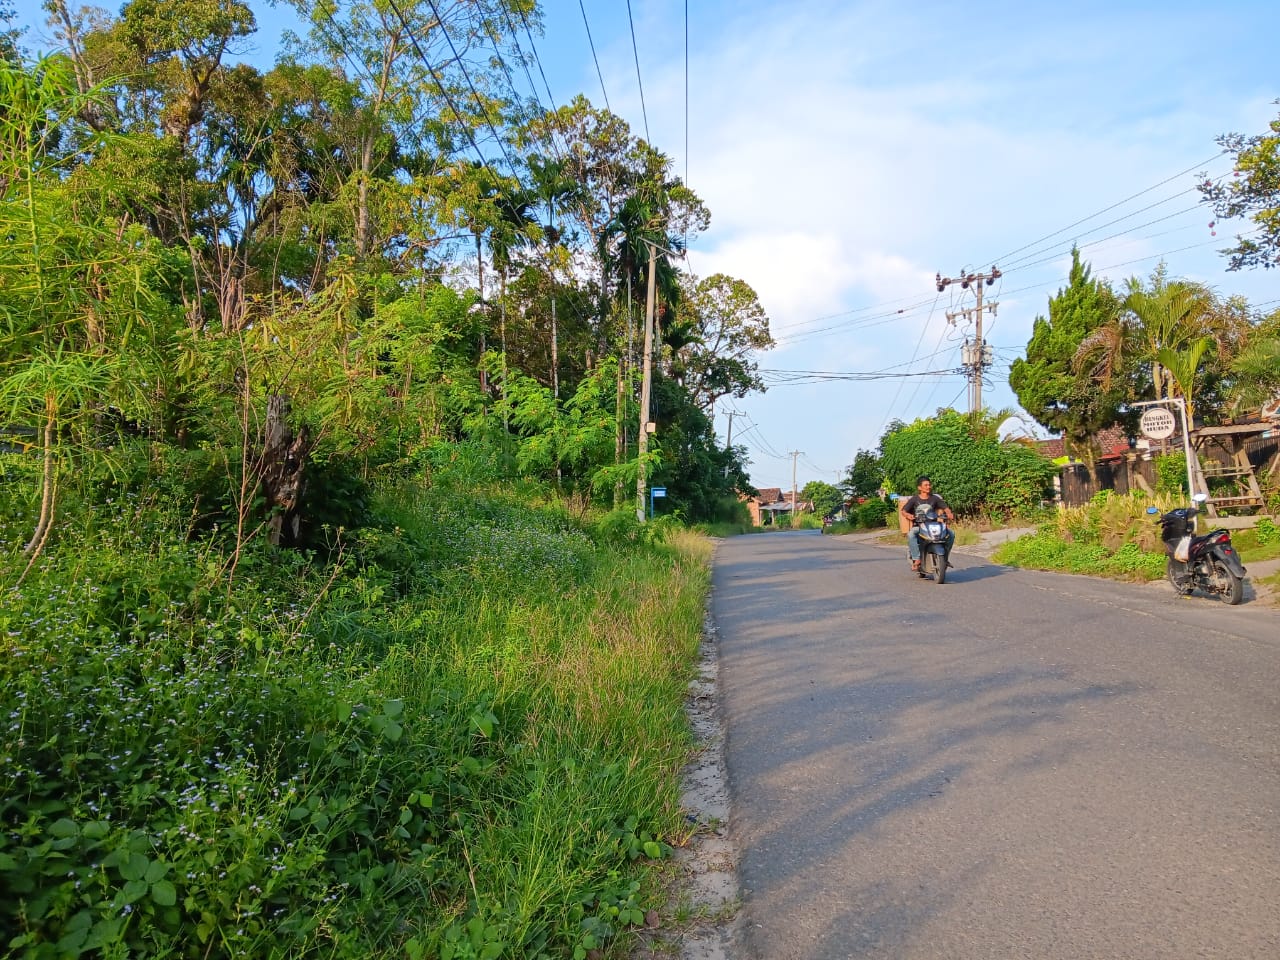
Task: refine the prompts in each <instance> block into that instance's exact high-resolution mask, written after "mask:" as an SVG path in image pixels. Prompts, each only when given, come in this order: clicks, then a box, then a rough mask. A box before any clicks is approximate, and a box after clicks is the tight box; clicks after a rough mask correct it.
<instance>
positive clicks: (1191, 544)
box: [1147, 493, 1246, 604]
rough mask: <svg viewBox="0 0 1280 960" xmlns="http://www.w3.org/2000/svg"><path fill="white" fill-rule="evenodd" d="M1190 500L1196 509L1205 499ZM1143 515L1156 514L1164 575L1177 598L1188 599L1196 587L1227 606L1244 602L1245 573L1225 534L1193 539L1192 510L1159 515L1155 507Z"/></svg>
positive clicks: (1219, 532) (1212, 533)
mask: <svg viewBox="0 0 1280 960" xmlns="http://www.w3.org/2000/svg"><path fill="white" fill-rule="evenodd" d="M1191 499H1192V501H1193V502H1194V503H1195V504H1197V505H1199V504H1201V503H1204V502H1205V501H1206V500H1207V499H1208V497H1206V496H1205V495H1204V494H1203V493H1197V494H1196V495H1195V496H1193V497H1192V498H1191ZM1147 513H1150V514H1159V520H1158V521H1157V522H1158V523H1159V524H1160V539H1161V541H1162V542H1163V543H1164V549H1165V553H1167V554H1168V556H1169V559H1168V560H1167V561H1166V563H1165V575H1166V576H1168V578H1169V582H1170V583H1171V584H1173V589H1174V590H1176V591H1177V592H1178V595H1179V596H1183V597H1189V596H1191V593H1192V591H1194V590H1195V589H1196V588H1197V587H1199V588H1200V589H1201V590H1203V591H1204V592H1205V593H1207V594H1209V595H1210V596H1215V597H1221V598H1222V599H1223V600H1224V601H1226V602H1227V603H1231V604H1235V603H1239V602H1240V601H1241V600H1242V599H1243V598H1244V576H1245V573H1246V571H1245V568H1244V564H1242V563H1241V562H1240V554H1238V553H1237V552H1236V550H1235V547H1233V546H1232V545H1231V534H1230V533H1229V532H1227V531H1226V530H1221V529H1219V530H1211V531H1210V532H1209V533H1206V534H1205V535H1204V536H1202V537H1200V536H1196V517H1197V516H1199V513H1200V511H1199V510H1197V509H1196V507H1178V508H1177V509H1176V510H1170V511H1169V512H1168V513H1163V514H1162V513H1160V510H1159V508H1158V507H1147Z"/></svg>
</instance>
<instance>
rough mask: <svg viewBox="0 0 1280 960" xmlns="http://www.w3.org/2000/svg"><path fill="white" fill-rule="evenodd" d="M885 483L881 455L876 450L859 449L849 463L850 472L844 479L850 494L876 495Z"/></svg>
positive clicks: (855, 496) (854, 496)
mask: <svg viewBox="0 0 1280 960" xmlns="http://www.w3.org/2000/svg"><path fill="white" fill-rule="evenodd" d="M883 484H884V465H883V463H882V462H881V459H880V455H879V454H877V453H876V452H875V451H874V450H859V451H858V452H857V453H855V454H854V456H853V463H851V464H850V465H849V473H848V475H847V476H846V477H845V479H844V488H845V489H846V490H847V491H848V493H849V496H850V497H853V498H855V499H856V498H858V497H876V496H879V495H880V488H881V486H883Z"/></svg>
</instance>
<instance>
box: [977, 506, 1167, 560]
mask: <svg viewBox="0 0 1280 960" xmlns="http://www.w3.org/2000/svg"><path fill="white" fill-rule="evenodd" d="M1153 505H1154V506H1156V507H1157V508H1159V509H1160V511H1161V512H1164V511H1166V510H1169V509H1171V508H1172V507H1174V506H1179V505H1185V504H1182V503H1180V502H1177V501H1175V500H1174V499H1171V498H1170V497H1169V496H1168V495H1164V494H1159V495H1156V496H1154V497H1149V496H1143V495H1127V496H1117V495H1115V494H1112V493H1111V492H1110V491H1106V492H1104V494H1100V495H1099V496H1097V497H1095V498H1094V499H1093V501H1092V502H1090V503H1088V504H1085V505H1083V506H1080V507H1063V508H1061V509H1059V510H1058V511H1057V512H1056V513H1055V514H1054V515H1053V517H1052V519H1050V520H1049V521H1048V522H1046V523H1044V524H1042V525H1041V527H1040V529H1039V530H1038V531H1037V532H1036V533H1034V534H1030V535H1028V536H1025V537H1020V538H1019V539H1017V540H1013V541H1010V542H1008V543H1005V544H1002V545H1001V546H1000V547H999V548H997V550H996V551H995V553H994V554H993V559H995V560H996V562H998V563H1007V564H1010V565H1012V566H1022V567H1034V568H1037V569H1041V570H1065V571H1068V572H1071V573H1093V574H1099V575H1103V576H1110V577H1115V578H1118V579H1124V580H1156V579H1159V578H1160V577H1162V576H1164V569H1165V554H1164V548H1163V546H1162V545H1161V543H1160V536H1159V533H1160V531H1159V527H1158V526H1157V525H1156V524H1155V522H1154V518H1153V517H1152V516H1151V515H1149V514H1148V513H1147V512H1146V510H1147V507H1149V506H1153Z"/></svg>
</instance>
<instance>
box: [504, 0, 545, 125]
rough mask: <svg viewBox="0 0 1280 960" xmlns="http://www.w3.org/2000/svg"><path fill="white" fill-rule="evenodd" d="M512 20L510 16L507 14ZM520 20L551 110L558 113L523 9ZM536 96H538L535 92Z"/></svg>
mask: <svg viewBox="0 0 1280 960" xmlns="http://www.w3.org/2000/svg"><path fill="white" fill-rule="evenodd" d="M507 16H508V18H510V14H509V13H508V14H507ZM520 20H521V22H522V23H524V35H525V36H526V37H528V38H529V50H530V51H531V52H532V53H533V62H534V63H536V64H537V65H538V75H539V76H541V77H542V85H543V86H544V87H545V88H546V90H547V102H548V103H549V104H551V110H552V112H553V113H554V112H555V111H556V109H557V108H556V98H555V97H554V96H552V95H551V84H549V83H547V72H546V71H545V70H543V69H542V58H541V57H539V56H538V45H537V44H536V43H534V42H533V31H532V30H531V29H530V28H529V18H528V17H527V16H525V12H524V10H523V9H521V10H520ZM529 82H530V84H532V83H533V77H530V78H529ZM534 96H535V97H536V96H537V92H536V91H535V93H534Z"/></svg>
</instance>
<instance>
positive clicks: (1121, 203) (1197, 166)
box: [981, 150, 1227, 263]
mask: <svg viewBox="0 0 1280 960" xmlns="http://www.w3.org/2000/svg"><path fill="white" fill-rule="evenodd" d="M1226 153H1227V151H1226V150H1220V151H1219V152H1217V153H1215V154H1214V155H1213V156H1211V157H1210V158H1209V159H1208V160H1203V161H1201V162H1200V163H1197V164H1194V165H1192V166H1190V167H1187V169H1185V170H1180V171H1179V172H1178V173H1175V174H1174V175H1173V176H1171V177H1166V178H1165V179H1164V180H1161V181H1160V182H1159V183H1153V184H1152V185H1151V186H1149V187H1147V188H1146V189H1145V190H1139V191H1138V192H1137V193H1135V194H1133V195H1132V196H1129V197H1125V198H1124V199H1123V200H1117V201H1116V202H1115V203H1113V204H1111V205H1110V206H1107V207H1103V208H1102V209H1101V210H1099V211H1097V212H1096V213H1091V214H1089V216H1087V217H1082V218H1081V219H1079V220H1077V221H1076V222H1075V223H1069V224H1067V225H1066V226H1065V227H1062V228H1061V229H1059V230H1055V231H1053V232H1052V233H1048V234H1045V235H1044V236H1043V237H1041V238H1040V239H1039V240H1032V241H1031V242H1030V243H1028V244H1024V245H1023V246H1021V247H1018V248H1017V249H1015V250H1010V251H1009V252H1008V253H1006V254H1004V255H1003V256H1000V257H994V258H991V259H990V261H987V260H983V261H981V262H982V263H987V262H991V263H1000V262H1001V261H1007V260H1008V259H1009V258H1010V257H1012V256H1013V255H1014V254H1015V253H1021V252H1022V251H1023V250H1026V249H1027V248H1028V247H1035V246H1039V245H1040V244H1041V243H1043V242H1044V241H1046V240H1050V239H1052V238H1053V237H1056V236H1058V235H1059V234H1063V233H1066V232H1067V231H1068V230H1070V229H1072V228H1073V227H1078V226H1080V224H1082V223H1088V222H1089V221H1090V220H1092V219H1094V218H1095V217H1100V216H1102V215H1103V214H1104V213H1110V212H1111V211H1112V210H1114V209H1116V208H1117V207H1122V206H1124V205H1125V204H1126V203H1128V202H1129V201H1131V200H1136V199H1138V197H1141V196H1144V195H1146V194H1148V193H1150V192H1151V191H1152V190H1158V189H1159V188H1160V187H1163V186H1164V185H1165V184H1166V183H1172V182H1173V181H1174V180H1177V179H1178V178H1179V177H1185V176H1186V175H1187V174H1188V173H1192V172H1194V171H1196V170H1199V169H1201V168H1203V167H1204V166H1206V165H1207V164H1210V163H1212V162H1213V161H1214V160H1217V159H1218V158H1219V157H1221V156H1224V155H1225V154H1226Z"/></svg>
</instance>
